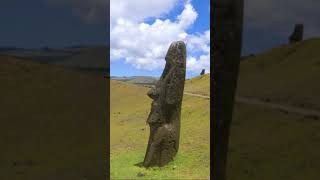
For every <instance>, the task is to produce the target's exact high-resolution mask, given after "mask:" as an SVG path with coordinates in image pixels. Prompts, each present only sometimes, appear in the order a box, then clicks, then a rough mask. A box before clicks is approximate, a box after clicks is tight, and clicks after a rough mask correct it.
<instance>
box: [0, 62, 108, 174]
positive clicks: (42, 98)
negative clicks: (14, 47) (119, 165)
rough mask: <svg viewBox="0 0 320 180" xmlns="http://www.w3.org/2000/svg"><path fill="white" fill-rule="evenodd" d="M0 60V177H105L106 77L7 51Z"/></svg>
mask: <svg viewBox="0 0 320 180" xmlns="http://www.w3.org/2000/svg"><path fill="white" fill-rule="evenodd" d="M0 64H1V65H0V83H1V88H0V97H1V98H0V99H1V101H0V109H1V113H0V121H1V125H0V137H1V140H0V147H1V154H0V179H3V180H22V179H23V180H34V179H43V180H49V179H50V180H52V179H59V180H76V179H77V180H79V179H101V178H102V177H104V173H105V172H106V170H105V169H104V168H103V167H104V165H105V163H106V162H105V159H103V158H101V157H105V153H106V152H105V151H106V149H105V148H106V147H105V142H106V138H107V137H106V134H105V132H106V130H107V129H106V118H107V114H106V109H105V108H106V102H107V101H108V99H107V98H106V97H107V96H106V94H107V92H106V89H107V87H106V83H105V79H103V77H101V76H95V75H90V74H80V73H78V72H73V71H67V70H65V69H64V68H62V67H59V66H54V65H46V64H38V63H34V62H30V61H25V60H19V59H14V58H10V57H8V56H0Z"/></svg>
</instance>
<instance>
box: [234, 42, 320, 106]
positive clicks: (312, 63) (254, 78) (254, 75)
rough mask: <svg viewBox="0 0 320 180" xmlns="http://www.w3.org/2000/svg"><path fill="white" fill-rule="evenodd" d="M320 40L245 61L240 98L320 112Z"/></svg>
mask: <svg viewBox="0 0 320 180" xmlns="http://www.w3.org/2000/svg"><path fill="white" fill-rule="evenodd" d="M319 49H320V38H313V39H308V40H305V41H302V42H299V43H295V44H290V45H283V46H280V47H276V48H273V49H271V50H269V51H266V52H264V53H261V54H257V55H255V56H252V57H249V58H247V59H246V60H245V61H242V62H241V65H240V75H239V81H238V88H237V91H238V95H240V96H246V97H259V98H264V99H266V98H268V99H270V100H271V101H273V102H279V103H285V104H290V105H295V106H303V107H309V108H315V109H320V83H318V82H319V77H320V51H319Z"/></svg>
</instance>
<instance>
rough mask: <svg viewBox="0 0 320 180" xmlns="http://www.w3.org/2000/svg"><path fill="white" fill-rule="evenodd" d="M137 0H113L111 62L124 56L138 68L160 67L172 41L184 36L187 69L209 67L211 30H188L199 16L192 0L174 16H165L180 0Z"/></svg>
mask: <svg viewBox="0 0 320 180" xmlns="http://www.w3.org/2000/svg"><path fill="white" fill-rule="evenodd" d="M134 2H135V3H136V4H135V3H133V2H131V1H128V0H120V1H118V0H111V26H110V28H111V29H110V38H111V39H110V40H111V44H110V47H111V51H110V56H111V62H114V61H118V60H125V62H126V63H128V64H131V65H132V66H134V67H135V68H137V69H145V70H155V69H161V68H163V67H164V64H165V60H164V58H165V55H166V51H167V49H168V47H169V45H170V43H171V42H172V41H176V40H183V41H185V42H186V44H187V52H188V57H187V71H195V72H199V71H201V69H206V70H207V72H208V71H209V70H210V54H209V53H210V50H209V49H210V47H209V46H210V44H209V43H210V31H209V30H208V31H206V32H202V33H197V34H189V33H188V32H187V30H188V28H190V27H191V26H192V25H193V24H194V22H195V21H196V19H197V17H198V13H197V12H196V10H195V9H194V7H193V6H192V4H191V2H190V1H185V2H184V3H185V4H184V8H183V10H182V12H181V13H180V14H179V15H177V17H175V18H174V19H173V20H170V19H165V18H162V17H163V16H164V15H165V14H167V13H168V12H170V10H172V8H174V7H175V6H176V5H177V3H178V2H179V1H178V0H164V1H147V0H138V1H134ZM180 2H181V1H180ZM112 7H116V8H114V10H112ZM136 7H137V8H138V9H136ZM131 10H132V11H131ZM136 11H139V12H136ZM113 13H114V14H113ZM150 17H153V18H155V20H154V22H153V23H145V19H147V18H150Z"/></svg>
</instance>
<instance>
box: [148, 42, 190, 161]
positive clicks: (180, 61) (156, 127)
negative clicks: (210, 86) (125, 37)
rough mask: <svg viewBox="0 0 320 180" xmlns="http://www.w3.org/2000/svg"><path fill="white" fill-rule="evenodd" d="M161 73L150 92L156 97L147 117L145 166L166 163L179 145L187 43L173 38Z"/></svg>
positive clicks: (151, 96) (151, 95) (149, 94)
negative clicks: (147, 133)
mask: <svg viewBox="0 0 320 180" xmlns="http://www.w3.org/2000/svg"><path fill="white" fill-rule="evenodd" d="M165 60H166V65H165V68H164V70H163V72H162V75H161V77H160V79H159V81H158V82H157V84H156V85H155V87H154V88H152V89H151V90H150V91H149V92H148V96H149V97H150V98H151V99H153V102H152V104H151V112H150V114H149V117H148V119H147V123H148V124H149V126H150V136H149V142H148V147H147V152H146V154H145V158H144V162H143V166H145V167H150V166H160V167H161V166H164V165H166V164H167V163H168V162H170V161H172V160H173V158H174V157H175V155H176V154H177V152H178V149H179V138H180V115H181V103H182V97H183V89H184V82H185V74H186V46H185V43H184V42H182V41H176V42H173V43H172V44H171V45H170V47H169V50H168V52H167V55H166V57H165Z"/></svg>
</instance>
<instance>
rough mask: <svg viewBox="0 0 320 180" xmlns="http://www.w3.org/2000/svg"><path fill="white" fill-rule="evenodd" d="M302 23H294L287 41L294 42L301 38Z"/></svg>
mask: <svg viewBox="0 0 320 180" xmlns="http://www.w3.org/2000/svg"><path fill="white" fill-rule="evenodd" d="M303 29H304V27H303V24H296V25H295V27H294V31H293V33H292V34H291V35H290V37H289V42H290V44H291V43H295V42H299V41H302V40H303Z"/></svg>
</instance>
